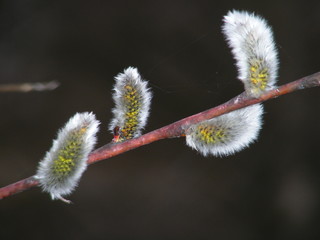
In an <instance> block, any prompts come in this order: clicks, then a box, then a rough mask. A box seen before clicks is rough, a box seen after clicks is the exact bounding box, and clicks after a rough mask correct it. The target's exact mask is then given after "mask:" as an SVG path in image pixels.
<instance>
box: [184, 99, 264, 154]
mask: <svg viewBox="0 0 320 240" xmlns="http://www.w3.org/2000/svg"><path fill="white" fill-rule="evenodd" d="M262 114H263V108H262V105H261V104H256V105H253V106H249V107H246V108H242V109H239V110H236V111H233V112H230V113H227V114H224V115H221V116H218V117H215V118H212V119H210V120H206V121H203V122H200V123H198V124H194V125H191V126H190V127H189V128H188V129H187V130H186V142H187V145H188V146H190V147H192V148H193V149H195V150H197V151H199V152H200V153H201V154H203V155H204V156H207V155H213V156H220V157H222V156H228V155H231V154H234V153H235V152H238V151H240V150H242V149H243V148H245V147H247V146H248V145H249V144H250V143H252V142H253V141H255V140H256V139H257V137H258V134H259V130H260V129H261V125H262Z"/></svg>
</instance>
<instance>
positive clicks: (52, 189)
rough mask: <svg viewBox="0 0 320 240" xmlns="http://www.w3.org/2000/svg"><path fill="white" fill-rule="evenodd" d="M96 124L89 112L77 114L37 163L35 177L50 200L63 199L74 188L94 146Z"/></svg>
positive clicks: (97, 122)
mask: <svg viewBox="0 0 320 240" xmlns="http://www.w3.org/2000/svg"><path fill="white" fill-rule="evenodd" d="M99 124H100V123H99V121H97V120H96V118H95V115H94V114H92V113H87V112H85V113H77V114H75V115H74V116H73V117H72V118H71V119H70V120H69V121H68V122H67V124H66V125H65V126H64V127H63V128H62V129H60V131H59V133H58V136H57V138H56V139H55V140H54V141H53V145H52V148H51V149H50V150H49V151H48V152H47V153H46V155H45V157H44V158H43V160H41V161H40V163H39V167H38V171H37V173H36V178H37V179H38V180H39V183H40V186H41V187H42V189H43V191H45V192H48V193H50V195H51V197H52V199H60V200H62V201H65V202H67V203H69V201H68V200H66V199H64V198H63V196H64V195H68V194H70V193H71V192H72V191H73V190H74V188H75V187H76V186H77V184H78V182H79V180H80V178H81V175H82V173H83V172H84V171H85V169H86V168H87V159H88V156H89V154H90V152H91V151H92V150H93V147H94V145H95V143H96V133H97V132H98V126H99Z"/></svg>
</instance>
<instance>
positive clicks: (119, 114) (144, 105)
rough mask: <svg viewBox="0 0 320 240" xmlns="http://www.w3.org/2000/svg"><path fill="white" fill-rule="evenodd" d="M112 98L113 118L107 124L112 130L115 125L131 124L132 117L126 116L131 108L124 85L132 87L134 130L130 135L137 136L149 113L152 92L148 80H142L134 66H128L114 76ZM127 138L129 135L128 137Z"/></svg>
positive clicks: (120, 127) (123, 126) (120, 126)
mask: <svg viewBox="0 0 320 240" xmlns="http://www.w3.org/2000/svg"><path fill="white" fill-rule="evenodd" d="M115 81H116V83H115V85H114V89H113V90H114V93H113V100H114V102H115V107H114V108H113V109H112V113H113V119H112V120H111V123H110V124H109V130H110V131H111V132H113V131H114V129H115V128H116V127H118V128H119V129H120V131H121V129H123V128H125V126H126V125H128V124H131V121H132V119H130V118H128V114H130V111H133V110H132V109H131V106H130V104H132V102H128V101H127V99H126V97H128V96H126V94H127V93H126V87H127V86H130V87H132V89H133V91H134V97H135V101H137V102H136V104H137V105H138V107H136V109H135V110H136V111H137V112H136V114H135V120H134V122H135V123H134V124H132V125H134V126H133V127H134V130H133V131H132V137H138V136H140V134H141V130H142V129H143V128H144V127H145V125H146V124H147V119H148V117H149V113H150V105H151V99H152V94H151V92H150V89H149V88H148V82H147V81H145V80H143V79H142V78H141V76H140V74H139V72H138V70H137V68H134V67H128V68H127V69H125V70H124V72H123V73H119V74H118V75H117V76H116V77H115ZM128 138H129V137H128ZM130 138H131V137H130Z"/></svg>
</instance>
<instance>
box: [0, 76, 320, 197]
mask: <svg viewBox="0 0 320 240" xmlns="http://www.w3.org/2000/svg"><path fill="white" fill-rule="evenodd" d="M318 86H320V72H317V73H315V74H312V75H310V76H307V77H304V78H301V79H299V80H296V81H293V82H290V83H288V84H285V85H282V86H280V87H278V88H276V89H274V90H270V91H268V92H266V93H264V94H263V95H261V96H260V97H259V98H251V97H248V96H247V95H246V94H245V93H242V94H240V95H238V96H236V97H235V98H233V99H231V100H229V101H228V102H226V103H224V104H221V105H219V106H217V107H214V108H211V109H209V110H206V111H203V112H200V113H198V114H195V115H192V116H189V117H186V118H184V119H182V120H180V121H177V122H175V123H172V124H169V125H167V126H164V127H162V128H159V129H157V130H154V131H152V132H149V133H147V134H144V135H142V136H140V137H138V138H134V139H131V140H128V141H125V142H122V143H109V144H106V145H104V146H102V147H101V148H98V149H96V150H95V151H93V152H92V153H91V154H90V156H89V159H88V164H93V163H95V162H98V161H101V160H104V159H107V158H111V157H114V156H116V155H119V154H121V153H124V152H127V151H129V150H132V149H134V148H137V147H141V146H143V145H146V144H149V143H152V142H155V141H158V140H161V139H165V138H174V137H181V136H184V134H185V130H186V129H188V127H189V126H190V125H191V124H195V123H198V122H201V121H204V120H207V119H211V118H213V117H217V116H220V115H222V114H225V113H228V112H231V111H234V110H236V109H240V108H243V107H246V106H249V105H253V104H256V103H259V102H264V101H266V100H269V99H272V98H276V97H279V96H281V95H284V94H288V93H291V92H295V91H298V90H302V89H305V88H312V87H318ZM37 185H39V182H38V181H37V180H36V179H34V177H33V176H32V177H28V178H26V179H23V180H21V181H19V182H16V183H13V184H10V185H8V186H5V187H3V188H0V199H2V198H5V197H8V196H11V195H13V194H15V193H18V192H21V191H24V190H26V189H29V188H31V187H34V186H37Z"/></svg>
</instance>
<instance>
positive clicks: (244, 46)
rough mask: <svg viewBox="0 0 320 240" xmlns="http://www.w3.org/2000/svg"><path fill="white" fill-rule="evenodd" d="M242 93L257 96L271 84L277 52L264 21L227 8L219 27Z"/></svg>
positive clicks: (273, 79) (276, 66)
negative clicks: (230, 54) (228, 49)
mask: <svg viewBox="0 0 320 240" xmlns="http://www.w3.org/2000/svg"><path fill="white" fill-rule="evenodd" d="M222 32H223V33H224V35H225V37H226V39H227V42H228V44H229V46H230V48H231V49H232V53H233V55H234V58H235V60H236V65H237V67H238V78H239V79H240V80H241V81H242V82H243V83H244V87H245V90H246V92H247V93H248V94H249V95H250V96H253V97H259V96H260V95H261V94H262V93H263V92H264V91H267V90H270V89H272V88H274V87H275V83H276V78H277V75H278V53H277V50H276V47H275V43H274V39H273V33H272V30H271V28H270V27H269V26H268V24H267V22H266V21H265V20H264V19H263V18H261V17H259V16H256V15H254V14H253V13H248V12H245V11H235V10H234V11H230V12H228V14H227V15H226V16H225V17H224V24H223V26H222Z"/></svg>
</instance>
